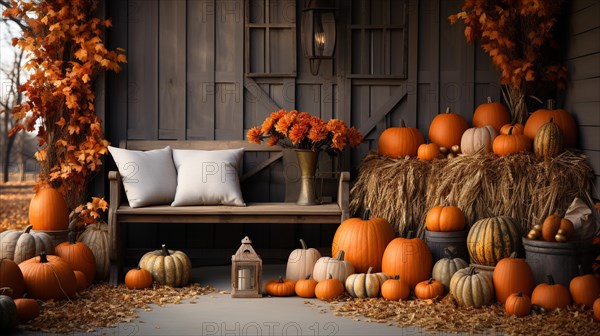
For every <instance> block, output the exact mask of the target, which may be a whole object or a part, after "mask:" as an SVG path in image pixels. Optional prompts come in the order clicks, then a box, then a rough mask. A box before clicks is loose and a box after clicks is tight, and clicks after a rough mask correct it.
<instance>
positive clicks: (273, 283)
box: [265, 276, 296, 296]
mask: <svg viewBox="0 0 600 336" xmlns="http://www.w3.org/2000/svg"><path fill="white" fill-rule="evenodd" d="M295 288H296V282H295V281H292V280H287V279H284V278H283V277H281V276H280V277H279V279H274V280H269V281H267V283H266V284H265V291H266V292H267V294H269V295H271V296H291V295H294V293H295Z"/></svg>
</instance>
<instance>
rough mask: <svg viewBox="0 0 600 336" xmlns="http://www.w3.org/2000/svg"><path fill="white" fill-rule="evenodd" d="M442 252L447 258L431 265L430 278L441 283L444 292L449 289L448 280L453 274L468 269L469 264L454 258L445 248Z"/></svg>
mask: <svg viewBox="0 0 600 336" xmlns="http://www.w3.org/2000/svg"><path fill="white" fill-rule="evenodd" d="M444 252H445V253H446V256H447V258H443V259H440V260H438V261H437V262H436V263H435V265H433V271H432V272H431V277H432V278H434V279H435V280H437V281H439V282H441V283H443V284H444V287H446V291H448V290H449V289H450V280H451V279H452V276H453V275H454V273H456V272H458V271H459V270H461V269H463V268H465V267H468V266H469V264H467V262H466V261H464V260H463V259H461V258H455V257H454V254H453V253H452V252H451V251H450V250H449V249H447V248H446V249H444Z"/></svg>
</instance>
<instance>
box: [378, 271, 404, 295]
mask: <svg viewBox="0 0 600 336" xmlns="http://www.w3.org/2000/svg"><path fill="white" fill-rule="evenodd" d="M409 295H410V288H409V287H408V284H407V283H406V282H404V280H402V279H400V276H399V275H398V274H396V275H394V278H391V279H387V280H385V281H384V282H383V284H382V285H381V296H383V298H384V299H386V300H393V301H398V300H406V299H408V296H409Z"/></svg>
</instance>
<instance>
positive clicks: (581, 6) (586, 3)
mask: <svg viewBox="0 0 600 336" xmlns="http://www.w3.org/2000/svg"><path fill="white" fill-rule="evenodd" d="M597 2H598V0H572V1H571V13H576V12H578V11H580V10H585V9H586V8H588V7H590V6H592V5H594V4H595V3H597Z"/></svg>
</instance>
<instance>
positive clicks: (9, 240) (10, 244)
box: [0, 225, 54, 264]
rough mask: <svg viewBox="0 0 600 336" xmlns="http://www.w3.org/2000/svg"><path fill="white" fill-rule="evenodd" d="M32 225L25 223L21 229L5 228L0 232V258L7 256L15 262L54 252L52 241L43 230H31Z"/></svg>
mask: <svg viewBox="0 0 600 336" xmlns="http://www.w3.org/2000/svg"><path fill="white" fill-rule="evenodd" d="M32 228H33V226H32V225H27V226H26V227H25V229H23V231H21V230H6V231H4V232H2V233H0V258H8V259H11V260H13V261H14V262H15V263H17V264H20V263H21V262H23V261H25V260H28V259H31V258H33V257H35V256H38V255H40V253H41V252H42V251H44V252H46V253H47V254H53V253H54V241H53V240H52V237H50V235H48V234H46V233H44V232H31V229H32Z"/></svg>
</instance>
